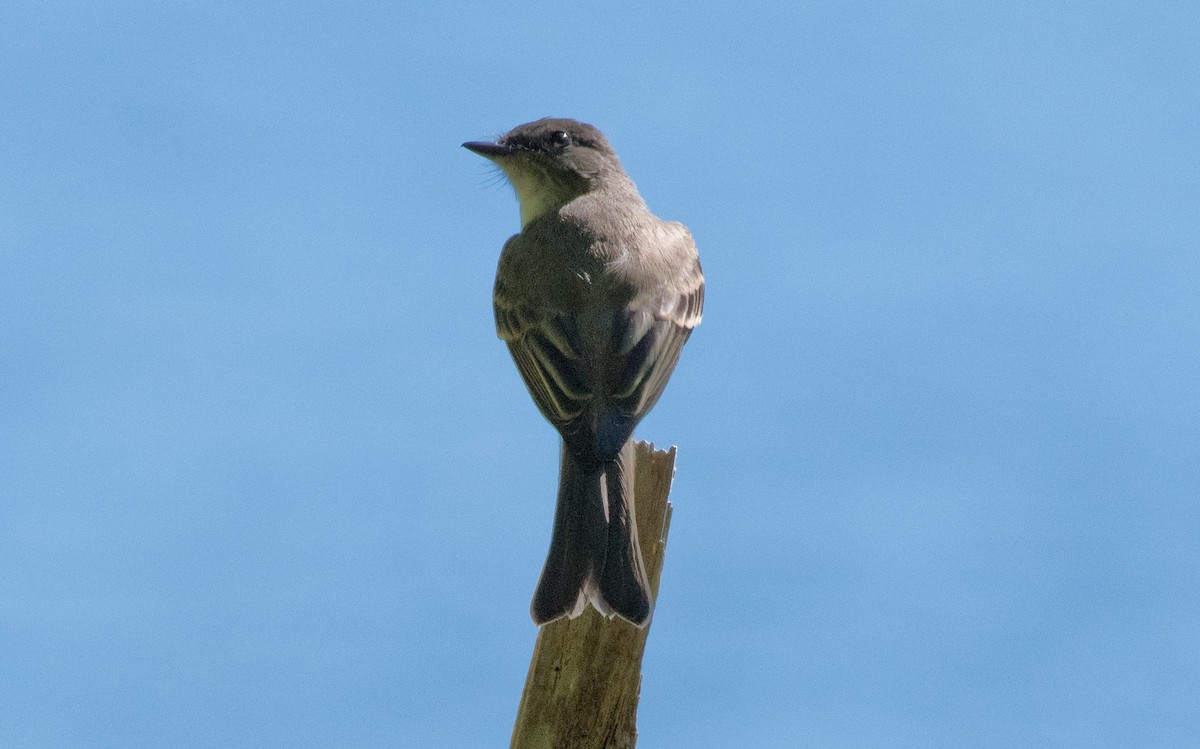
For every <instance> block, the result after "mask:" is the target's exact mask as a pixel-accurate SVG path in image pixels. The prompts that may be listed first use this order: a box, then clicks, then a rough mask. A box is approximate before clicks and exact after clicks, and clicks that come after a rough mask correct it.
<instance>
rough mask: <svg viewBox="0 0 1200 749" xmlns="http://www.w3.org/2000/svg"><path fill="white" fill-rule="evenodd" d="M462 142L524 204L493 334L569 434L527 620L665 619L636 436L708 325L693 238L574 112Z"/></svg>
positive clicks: (498, 290)
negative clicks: (644, 543) (639, 504)
mask: <svg viewBox="0 0 1200 749" xmlns="http://www.w3.org/2000/svg"><path fill="white" fill-rule="evenodd" d="M463 147H465V148H467V149H469V150H470V151H473V152H474V153H476V154H479V155H480V156H483V157H485V158H487V159H489V160H490V161H492V162H493V163H494V164H495V165H496V166H498V167H499V169H500V170H501V172H502V173H503V175H504V176H505V177H506V178H507V180H508V182H509V183H510V184H511V185H512V187H513V189H514V191H515V192H516V196H517V199H518V202H519V204H520V218H521V230H520V232H519V233H517V234H515V235H513V236H512V237H510V238H509V239H508V241H507V242H505V244H504V247H503V250H502V251H501V254H500V260H499V264H498V267H497V271H496V282H495V286H494V289H493V309H494V312H495V320H496V332H497V335H498V336H499V338H500V339H501V340H503V341H504V343H505V344H506V345H507V346H508V350H509V352H510V354H511V355H512V358H513V361H514V362H515V364H516V367H517V371H518V372H519V373H520V375H521V378H522V380H523V381H524V383H525V385H526V387H527V388H528V390H529V393H530V395H531V396H532V398H533V401H534V403H535V404H536V405H537V408H538V410H539V411H540V412H541V414H542V416H544V417H545V418H546V420H547V421H549V422H550V424H551V425H553V426H554V428H555V429H557V430H558V432H559V434H560V435H561V437H562V450H561V457H560V462H559V486H558V496H557V502H556V506H555V514H554V526H553V531H552V535H551V540H550V549H549V552H548V553H547V556H546V561H545V565H544V566H543V569H542V574H541V577H540V578H539V580H538V584H537V588H536V589H535V592H534V596H533V601H532V603H531V605H530V613H531V615H532V618H533V620H534V622H535V623H536V624H537V625H538V626H541V625H544V624H547V623H549V622H552V621H554V620H556V619H559V618H561V617H564V616H566V617H569V618H572V619H573V618H575V617H577V616H579V615H580V614H582V613H583V611H584V610H585V609H586V607H587V605H588V604H589V603H590V604H591V605H592V606H593V607H594V608H595V609H596V610H597V611H598V612H599V613H600V614H601V615H603V616H605V617H607V618H610V619H611V618H612V617H614V616H615V617H620V618H621V619H623V620H625V621H627V622H629V623H630V624H633V625H635V626H637V627H644V626H645V625H646V624H647V622H648V621H649V619H650V616H651V612H652V611H653V605H654V603H653V600H652V598H651V592H650V584H649V581H648V579H647V576H646V568H645V563H644V561H643V558H642V553H641V549H640V547H639V544H638V536H637V518H636V513H635V509H634V493H633V472H634V442H633V430H634V427H636V426H637V424H638V422H639V421H640V420H641V419H642V418H643V417H644V416H645V415H646V414H647V413H648V412H649V411H650V409H651V408H653V407H654V404H655V403H656V402H657V401H658V399H659V396H660V395H661V394H662V392H663V388H664V387H665V386H666V384H667V379H668V378H669V377H670V375H671V372H672V371H673V370H674V368H675V364H676V362H677V361H678V359H679V354H680V351H681V350H682V349H683V345H684V343H685V342H686V341H687V340H688V338H689V336H690V335H691V333H692V331H693V330H694V329H695V328H696V326H697V325H699V324H700V320H701V317H702V313H703V307H704V274H703V271H702V270H701V267H700V259H699V255H698V253H697V251H696V245H695V242H694V241H693V239H692V235H691V233H690V232H689V231H688V229H687V228H686V227H685V226H684V225H683V224H681V223H678V222H673V221H664V220H663V219H660V218H658V217H657V216H655V215H654V214H652V213H651V212H650V209H649V208H648V207H647V206H646V203H645V201H644V200H643V199H642V197H641V195H640V194H639V193H638V190H637V187H636V186H635V185H634V183H633V180H631V179H630V178H629V176H628V175H627V174H626V172H625V169H624V168H623V167H622V165H621V162H620V160H619V159H618V158H617V154H616V152H615V151H614V150H613V148H612V146H611V145H610V144H609V142H608V139H607V138H605V136H604V135H603V134H602V133H601V132H600V131H599V130H598V129H596V128H595V127H594V126H592V125H589V124H586V123H583V122H578V121H576V120H572V119H565V118H543V119H539V120H536V121H533V122H528V123H526V124H523V125H519V126H517V127H515V128H513V129H512V130H510V131H509V132H507V133H506V134H504V135H503V136H501V137H499V138H498V139H496V140H494V141H472V142H467V143H464V144H463Z"/></svg>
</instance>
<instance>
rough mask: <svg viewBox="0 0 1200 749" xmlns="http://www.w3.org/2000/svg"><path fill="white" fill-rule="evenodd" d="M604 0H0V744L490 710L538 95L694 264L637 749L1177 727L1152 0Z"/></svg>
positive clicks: (1198, 287)
mask: <svg viewBox="0 0 1200 749" xmlns="http://www.w3.org/2000/svg"><path fill="white" fill-rule="evenodd" d="M652 5H653V7H647V6H646V5H645V4H641V3H636V4H635V3H629V4H621V3H617V4H604V5H592V6H586V7H576V6H573V5H571V4H564V3H561V2H559V3H530V4H524V5H522V4H517V5H514V4H512V3H508V4H498V5H494V6H488V5H485V4H478V5H470V4H465V3H415V2H405V3H402V4H401V3H377V4H370V3H329V4H321V5H317V4H296V3H266V4H253V7H251V4H246V3H232V2H230V3H217V2H213V3H208V2H188V3H165V4H164V3H148V2H109V3H41V2H17V3H6V4H4V7H3V9H2V10H0V71H3V73H2V75H0V191H2V192H0V745H3V746H5V747H118V746H119V747H168V746H169V747H276V746H278V747H396V746H413V747H486V746H505V745H507V741H508V736H509V732H510V730H511V725H512V720H513V717H514V714H515V710H516V704H517V698H518V694H519V692H520V689H521V686H522V683H523V680H524V677H525V671H526V667H527V664H528V658H529V655H530V652H531V648H532V645H533V640H534V635H535V630H534V627H533V625H532V624H531V622H530V620H529V617H528V612H527V607H528V602H529V598H530V595H531V594H532V591H533V586H534V583H535V581H536V579H537V575H538V572H539V569H540V566H541V563H542V559H543V555H544V553H545V550H546V544H547V540H548V536H549V526H550V519H551V512H552V501H553V499H552V497H553V491H554V485H555V480H556V461H557V443H556V439H557V438H556V436H555V434H554V432H553V431H552V430H551V429H550V428H549V427H548V426H547V425H546V424H545V423H543V422H542V421H541V420H540V417H539V416H538V415H537V413H536V411H535V409H534V407H533V405H532V404H531V402H530V401H529V398H528V396H527V395H526V393H525V392H524V390H523V388H522V386H521V384H520V382H519V380H518V377H517V374H516V372H515V370H514V368H513V366H512V364H511V362H510V361H509V360H508V355H507V353H506V351H505V350H504V347H503V346H502V345H501V344H500V343H499V342H498V341H497V340H496V339H495V337H494V331H493V326H492V317H491V315H492V312H491V302H490V293H491V282H492V274H493V272H494V268H495V260H496V257H497V255H498V253H499V250H500V246H501V244H502V243H503V241H504V239H505V238H506V237H507V236H508V235H509V234H511V233H512V232H513V231H514V230H515V229H516V228H517V208H516V202H515V200H514V198H513V196H512V194H511V191H510V190H509V189H508V188H507V187H505V186H503V184H502V183H500V182H499V181H498V180H497V179H496V178H495V175H494V174H493V172H492V171H491V170H489V168H488V166H487V164H486V162H484V161H483V160H482V159H480V158H478V157H477V156H474V155H473V154H471V153H469V152H467V151H465V150H463V149H461V148H460V147H459V144H460V143H461V142H462V141H465V140H472V139H478V138H481V137H487V136H492V135H497V134H499V133H502V132H504V131H505V130H507V129H509V128H510V127H512V126H514V125H516V124H518V123H521V122H524V121H527V120H531V119H535V118H537V117H541V116H545V115H560V116H572V117H576V118H579V119H583V120H585V121H589V122H592V123H594V124H596V125H598V126H599V127H600V128H602V129H603V130H604V131H605V132H606V133H607V134H608V135H609V137H610V139H611V140H612V142H613V143H614V144H615V146H616V148H617V150H618V152H619V153H620V154H621V156H622V159H623V161H624V163H625V166H626V168H627V169H628V171H629V172H630V173H631V175H632V176H633V177H634V179H635V180H636V181H637V183H638V185H639V186H640V188H641V190H642V193H643V195H644V196H645V198H646V199H647V201H648V202H649V203H650V205H651V206H652V208H653V209H654V210H655V211H656V212H657V213H658V214H659V215H661V216H663V217H666V218H670V219H676V220H681V221H683V222H685V223H686V224H688V225H689V226H690V227H691V229H692V231H693V233H694V234H695V236H696V238H697V241H698V244H699V246H700V250H701V255H702V258H703V262H704V266H705V270H706V273H707V276H708V292H709V293H708V306H707V310H706V313H707V316H706V320H705V323H704V325H703V326H702V327H701V328H700V330H699V331H698V333H697V334H696V335H695V336H694V337H693V338H692V341H691V343H690V344H689V347H688V350H687V351H686V352H685V354H684V356H683V360H682V361H681V364H680V366H679V368H678V370H677V372H676V374H675V377H674V379H673V381H672V383H671V386H670V387H669V388H668V389H667V394H666V396H665V397H664V399H663V400H662V402H661V403H660V404H659V406H658V408H657V409H656V411H655V412H654V413H653V414H652V416H651V417H650V418H648V419H647V420H646V421H645V422H643V424H642V426H641V427H640V429H639V435H640V436H641V437H643V438H645V439H650V440H653V441H655V442H657V443H658V444H660V445H668V444H678V445H679V446H680V448H679V449H680V452H679V461H678V470H679V472H678V477H677V480H676V483H675V489H674V495H673V498H674V502H675V505H676V512H675V517H674V523H673V526H672V534H671V540H670V545H669V548H668V559H667V569H666V574H665V579H664V583H663V590H662V595H661V598H660V600H659V603H658V608H657V611H656V617H655V621H654V628H653V630H652V632H651V636H650V642H649V649H648V652H647V656H646V660H645V664H644V671H645V678H644V682H643V686H642V701H641V709H640V713H639V725H640V729H641V735H642V738H641V743H640V746H644V747H647V748H650V747H688V748H692V747H798V746H821V747H880V746H890V747H963V746H987V747H1030V746H1045V747H1192V746H1200V710H1198V709H1197V705H1198V704H1200V703H1198V702H1197V699H1198V697H1197V695H1200V507H1198V499H1200V469H1198V462H1197V460H1198V457H1200V346H1198V345H1197V344H1198V339H1200V95H1198V93H1197V92H1198V90H1200V44H1198V43H1197V39H1198V38H1200V6H1197V5H1196V4H1195V3H1193V2H1178V3H1171V2H1162V3H1127V4H1106V3H1100V4H1096V3H1076V4H1070V5H1068V6H1063V7H1053V8H1052V7H1050V6H1049V5H1048V4H1044V3H1004V4H995V6H994V7H990V8H989V7H985V6H984V5H983V4H963V3H918V4H904V7H897V8H892V9H888V8H880V7H876V5H878V4H868V5H851V4H846V3H841V2H828V3H774V2H772V3H759V2H738V3H714V4H708V5H704V4H700V5H697V4H694V3H685V2H668V3H655V4H652Z"/></svg>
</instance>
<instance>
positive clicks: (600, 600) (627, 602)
mask: <svg viewBox="0 0 1200 749" xmlns="http://www.w3.org/2000/svg"><path fill="white" fill-rule="evenodd" d="M633 470H634V449H633V440H632V439H630V440H628V441H626V443H625V445H624V446H623V447H622V448H621V451H620V452H619V453H617V457H616V458H615V459H614V460H610V461H606V462H604V463H602V464H600V465H599V466H598V467H596V468H595V469H594V470H587V469H585V468H584V467H582V466H580V464H579V462H578V461H576V459H575V458H574V457H573V456H572V455H571V454H570V453H569V452H568V451H567V450H566V448H565V447H564V449H563V453H562V463H561V468H560V470H559V481H558V506H557V508H556V509H555V511H554V535H553V536H552V537H551V539H550V553H549V554H548V555H547V556H546V566H545V567H544V568H543V569H542V577H541V579H540V580H539V581H538V586H537V591H536V592H534V594H533V605H532V606H531V607H530V608H531V613H532V614H533V621H534V622H536V623H537V624H538V625H542V624H546V623H548V622H551V621H553V620H555V619H557V618H559V617H561V616H568V617H571V618H572V619H573V618H575V617H576V616H579V615H580V614H582V613H583V609H584V607H585V606H586V605H587V604H588V603H589V602H590V603H591V604H592V605H593V606H595V607H596V609H597V610H598V611H599V612H600V613H601V614H604V615H605V616H612V615H614V614H615V615H617V616H619V617H621V618H622V619H625V620H626V621H628V622H631V623H633V624H636V625H637V626H639V627H641V626H644V625H645V624H646V622H647V621H648V620H649V619H650V609H651V603H650V584H649V581H648V580H647V579H646V568H645V565H644V564H643V562H642V552H641V548H640V547H639V546H638V537H637V520H636V515H635V513H634V509H633Z"/></svg>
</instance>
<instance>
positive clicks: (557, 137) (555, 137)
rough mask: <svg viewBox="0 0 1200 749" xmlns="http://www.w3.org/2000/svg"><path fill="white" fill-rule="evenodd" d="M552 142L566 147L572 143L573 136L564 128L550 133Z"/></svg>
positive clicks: (557, 145) (559, 146)
mask: <svg viewBox="0 0 1200 749" xmlns="http://www.w3.org/2000/svg"><path fill="white" fill-rule="evenodd" d="M550 143H551V144H552V145H554V146H555V147H557V148H565V147H566V146H569V145H571V136H570V135H567V133H566V132H565V131H563V130H555V131H554V132H553V133H550Z"/></svg>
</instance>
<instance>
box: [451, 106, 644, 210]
mask: <svg viewBox="0 0 1200 749" xmlns="http://www.w3.org/2000/svg"><path fill="white" fill-rule="evenodd" d="M463 147H464V148H467V149H469V150H471V151H474V152H475V153H477V154H479V155H480V156H483V157H484V158H486V159H490V160H491V161H492V162H493V163H495V164H496V166H498V167H500V169H501V170H502V171H503V172H504V176H505V177H507V178H508V181H509V182H510V183H512V186H513V189H514V190H516V193H517V199H518V200H519V201H520V203H521V226H525V225H526V224H528V223H529V222H530V221H532V220H534V219H535V218H537V217H538V216H540V215H542V214H543V213H545V212H547V211H551V210H557V209H558V208H560V207H562V206H563V205H565V204H566V203H568V202H570V201H571V200H574V199H575V198H577V197H579V196H580V195H583V194H584V193H587V192H590V191H592V190H594V189H596V188H597V187H599V186H601V185H603V184H604V183H605V181H606V180H607V179H610V178H615V177H624V171H623V170H622V169H621V162H620V161H619V160H618V159H617V154H616V153H615V152H614V151H613V149H612V146H610V145H609V144H608V140H607V139H606V138H605V137H604V134H603V133H601V132H600V131H599V130H597V129H596V128H594V127H592V126H591V125H588V124H586V123H583V122H576V121H575V120H568V119H557V118H546V119H542V120H537V121H535V122H529V123H526V124H524V125H518V126H517V127H515V128H513V129H512V130H510V131H509V132H507V133H505V134H504V135H502V136H500V138H499V139H498V140H496V141H495V142H489V141H474V142H470V143H463Z"/></svg>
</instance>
